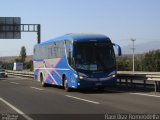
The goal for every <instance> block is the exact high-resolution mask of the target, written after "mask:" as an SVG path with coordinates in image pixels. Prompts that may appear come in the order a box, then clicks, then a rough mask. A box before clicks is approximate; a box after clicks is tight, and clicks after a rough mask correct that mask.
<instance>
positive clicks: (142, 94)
mask: <svg viewBox="0 0 160 120" xmlns="http://www.w3.org/2000/svg"><path fill="white" fill-rule="evenodd" d="M107 91H111V92H119V93H127V94H131V95H141V96H148V97H156V98H160V96H158V95H151V94H144V93H131V92H126V91H116V90H107Z"/></svg>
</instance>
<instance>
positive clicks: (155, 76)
mask: <svg viewBox="0 0 160 120" xmlns="http://www.w3.org/2000/svg"><path fill="white" fill-rule="evenodd" d="M117 78H118V80H119V83H120V84H121V83H122V80H125V83H128V82H129V81H130V83H131V84H133V81H137V80H138V81H143V84H144V86H146V82H147V81H152V82H154V89H155V92H156V91H157V88H159V87H160V72H137V71H136V72H132V71H118V73H117Z"/></svg>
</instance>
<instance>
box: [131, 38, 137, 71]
mask: <svg viewBox="0 0 160 120" xmlns="http://www.w3.org/2000/svg"><path fill="white" fill-rule="evenodd" d="M131 41H132V42H133V48H132V50H133V72H134V51H135V47H134V42H135V41H136V39H133V38H132V39H131Z"/></svg>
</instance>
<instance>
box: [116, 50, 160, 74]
mask: <svg viewBox="0 0 160 120" xmlns="http://www.w3.org/2000/svg"><path fill="white" fill-rule="evenodd" d="M132 66H133V65H132V55H125V56H122V57H117V68H118V70H119V71H132ZM135 71H149V72H160V50H153V51H150V52H148V53H145V54H141V55H135Z"/></svg>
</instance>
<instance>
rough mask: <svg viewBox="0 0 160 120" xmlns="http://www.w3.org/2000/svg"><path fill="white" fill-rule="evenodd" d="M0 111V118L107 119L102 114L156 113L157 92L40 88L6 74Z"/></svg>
mask: <svg viewBox="0 0 160 120" xmlns="http://www.w3.org/2000/svg"><path fill="white" fill-rule="evenodd" d="M0 114H1V115H0V119H4V118H5V117H13V118H16V119H28V120H32V119H35V120H41V119H43V120H47V119H54V120H55V119H57V120H61V119H65V120H67V119H70V120H79V119H83V120H85V119H87V120H88V119H92V120H96V119H102V120H105V119H109V118H108V117H106V115H107V116H108V115H129V114H141V115H142V114H160V94H159V93H154V92H153V91H152V90H151V91H150V90H147V91H145V92H143V90H141V89H128V88H127V89H126V88H125V87H117V88H106V89H105V90H104V91H97V90H74V91H72V92H65V91H64V90H63V89H62V88H57V87H53V86H49V87H45V88H44V87H42V86H41V84H40V83H39V82H37V81H35V80H33V79H31V78H21V77H14V76H9V78H5V79H1V80H0ZM6 114H7V115H10V116H7V115H6ZM11 115H12V116H11ZM110 117H112V116H110ZM113 117H114V116H113ZM116 117H117V116H116ZM120 117H125V116H120ZM127 117H128V116H127ZM157 117H158V116H157ZM159 119H160V116H159Z"/></svg>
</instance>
